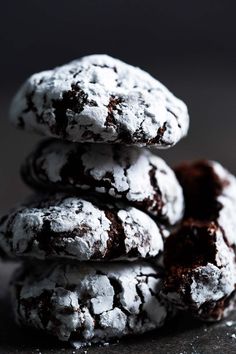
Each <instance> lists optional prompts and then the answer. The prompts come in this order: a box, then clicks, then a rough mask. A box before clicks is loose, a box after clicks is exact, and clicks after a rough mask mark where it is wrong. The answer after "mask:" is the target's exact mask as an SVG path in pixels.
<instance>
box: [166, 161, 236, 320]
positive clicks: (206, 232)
mask: <svg viewBox="0 0 236 354" xmlns="http://www.w3.org/2000/svg"><path fill="white" fill-rule="evenodd" d="M176 174H177V177H178V179H179V181H180V184H181V185H182V187H183V191H184V195H185V201H186V211H185V218H184V220H183V222H182V223H181V225H180V227H179V228H178V230H176V231H175V232H174V233H173V234H172V235H171V236H170V237H169V238H168V239H167V240H166V243H165V251H164V263H165V267H166V277H165V281H164V289H163V294H164V296H165V297H166V298H167V299H168V300H169V301H171V302H172V303H174V304H175V305H176V306H177V307H179V308H181V309H184V310H188V311H190V312H191V313H192V314H193V315H195V316H197V317H199V318H201V319H203V320H213V321H214V320H219V319H221V318H222V317H224V316H225V315H226V314H227V313H228V312H229V311H230V309H231V308H232V307H233V306H232V304H233V303H234V293H235V285H236V260H235V244H236V233H235V230H236V219H235V214H236V179H235V178H234V176H232V175H231V174H230V173H229V172H228V171H226V170H225V169H224V168H223V167H222V166H221V165H219V164H218V163H216V162H212V161H198V162H195V163H191V164H182V165H180V166H179V167H177V168H176Z"/></svg>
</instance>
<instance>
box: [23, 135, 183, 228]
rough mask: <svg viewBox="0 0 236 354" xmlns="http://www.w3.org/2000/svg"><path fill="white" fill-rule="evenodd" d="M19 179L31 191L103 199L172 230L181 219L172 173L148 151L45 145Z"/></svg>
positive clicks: (179, 195)
mask: <svg viewBox="0 0 236 354" xmlns="http://www.w3.org/2000/svg"><path fill="white" fill-rule="evenodd" d="M22 176H23V179H24V180H25V181H26V183H28V184H29V185H31V186H34V187H35V189H38V188H43V189H46V190H48V189H49V190H50V189H54V190H57V191H58V190H62V191H63V190H64V191H65V190H73V191H75V190H79V191H80V192H81V191H85V193H87V191H88V190H90V191H93V192H97V193H103V194H104V193H105V194H107V195H110V196H111V197H114V198H119V199H122V200H124V201H128V203H129V204H130V203H131V204H132V205H134V206H136V207H138V208H141V209H142V210H143V211H146V212H148V213H150V214H152V215H153V216H155V217H157V219H158V220H165V221H166V222H168V223H170V224H172V225H173V224H175V223H176V222H178V221H179V220H180V219H181V217H182V216H183V210H184V198H183V192H182V188H181V186H180V184H179V182H178V181H177V179H176V176H175V174H174V172H173V171H172V170H171V169H170V168H169V166H167V164H166V163H165V162H164V161H163V160H162V159H160V158H159V157H157V156H155V155H154V154H152V153H151V152H150V151H149V150H147V149H140V148H137V147H131V146H130V147H127V146H126V147H125V146H121V145H108V144H99V145H98V144H75V143H66V142H62V141H59V140H54V139H51V140H46V141H43V142H41V143H40V144H39V145H38V147H37V148H36V149H35V151H33V152H32V153H31V155H30V156H29V157H28V158H27V160H26V162H25V164H24V166H23V168H22Z"/></svg>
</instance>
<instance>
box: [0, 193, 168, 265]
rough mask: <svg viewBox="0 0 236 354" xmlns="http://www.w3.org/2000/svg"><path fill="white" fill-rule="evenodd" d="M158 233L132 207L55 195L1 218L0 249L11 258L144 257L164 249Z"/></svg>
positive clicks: (151, 224) (153, 226) (155, 254)
mask: <svg viewBox="0 0 236 354" xmlns="http://www.w3.org/2000/svg"><path fill="white" fill-rule="evenodd" d="M162 232H163V231H162V228H161V227H159V226H158V225H157V224H156V223H155V222H154V221H153V220H152V219H151V218H150V217H149V216H148V215H146V214H144V213H143V212H141V211H140V210H138V209H135V208H133V207H125V206H123V205H115V204H114V205H111V204H103V203H101V202H98V201H97V200H96V199H91V200H85V199H81V198H79V197H69V196H66V195H62V194H58V195H54V196H50V197H46V198H45V199H42V200H36V201H34V202H32V203H30V204H29V205H26V206H23V207H19V208H17V209H16V210H14V211H12V212H11V213H10V214H9V215H8V216H5V217H3V218H2V219H1V221H0V247H1V248H2V249H3V250H4V252H5V253H6V254H8V255H9V256H11V257H16V256H17V257H19V256H20V257H35V258H40V259H51V258H55V259H61V258H70V259H76V260H79V261H84V260H103V259H115V258H129V259H130V258H139V257H141V258H142V257H143V258H144V257H154V256H157V255H158V254H159V253H160V252H161V251H162V250H163V240H162ZM165 233H168V232H167V230H166V231H165Z"/></svg>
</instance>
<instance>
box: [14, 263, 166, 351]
mask: <svg viewBox="0 0 236 354" xmlns="http://www.w3.org/2000/svg"><path fill="white" fill-rule="evenodd" d="M29 267H30V272H28V269H27V265H25V266H24V267H23V268H22V269H21V271H20V272H19V271H18V274H17V275H16V276H15V278H14V279H13V281H12V295H13V305H14V310H15V316H16V320H17V322H18V323H19V324H21V325H24V326H28V327H32V328H36V329H38V330H43V331H44V332H46V333H49V334H52V335H54V336H56V337H58V338H59V339H60V340H62V341H72V342H77V344H78V342H79V343H80V344H81V345H83V344H86V345H88V344H89V343H91V342H102V341H107V340H109V339H114V338H120V337H122V336H125V335H132V334H138V333H144V332H147V331H150V330H153V329H155V328H158V327H160V326H162V325H163V324H164V322H165V321H166V319H167V318H168V317H169V316H171V314H172V309H171V306H170V305H168V304H167V303H166V302H165V301H164V300H163V299H161V297H160V287H161V273H160V271H159V269H157V268H155V267H153V266H151V265H148V264H147V263H145V262H133V263H116V262H114V263H111V264H109V266H108V265H107V264H105V263H104V264H102V263H96V262H95V263H86V264H85V263H81V264H80V265H73V264H70V265H68V264H67V265H65V264H60V265H59V264H50V265H48V264H46V263H40V264H34V265H33V266H32V265H30V266H29Z"/></svg>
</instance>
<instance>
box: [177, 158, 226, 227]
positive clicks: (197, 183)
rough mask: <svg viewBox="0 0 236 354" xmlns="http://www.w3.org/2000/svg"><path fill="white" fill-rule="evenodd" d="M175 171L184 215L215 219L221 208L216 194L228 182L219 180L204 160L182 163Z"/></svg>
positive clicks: (199, 218) (201, 218)
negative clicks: (183, 201)
mask: <svg viewBox="0 0 236 354" xmlns="http://www.w3.org/2000/svg"><path fill="white" fill-rule="evenodd" d="M175 172H176V175H177V178H178V180H179V182H180V184H181V185H182V187H183V191H184V197H185V203H186V211H185V217H191V218H195V219H198V220H216V219H217V217H218V213H219V210H220V209H221V204H220V203H219V202H218V201H217V196H219V195H220V194H221V192H222V189H223V188H224V186H225V185H226V184H227V183H228V182H227V181H226V180H221V179H220V178H219V177H218V176H217V175H216V174H215V172H214V169H213V168H212V166H211V164H210V163H209V162H208V161H206V160H200V161H197V162H195V163H183V164H181V165H179V166H178V167H177V168H176V169H175Z"/></svg>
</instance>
